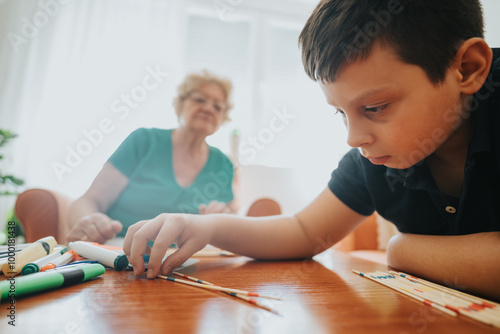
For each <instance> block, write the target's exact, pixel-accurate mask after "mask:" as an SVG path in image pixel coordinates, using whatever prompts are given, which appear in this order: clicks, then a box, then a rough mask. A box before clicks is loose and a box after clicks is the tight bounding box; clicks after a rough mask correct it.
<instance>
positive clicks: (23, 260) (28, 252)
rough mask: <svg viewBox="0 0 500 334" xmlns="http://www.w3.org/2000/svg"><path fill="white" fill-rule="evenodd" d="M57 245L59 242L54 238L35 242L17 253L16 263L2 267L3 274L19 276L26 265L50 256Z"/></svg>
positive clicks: (9, 263) (10, 262) (12, 262)
mask: <svg viewBox="0 0 500 334" xmlns="http://www.w3.org/2000/svg"><path fill="white" fill-rule="evenodd" d="M56 244H57V242H56V239H54V237H45V238H42V239H40V240H37V241H35V242H34V243H32V244H31V245H29V246H28V247H26V248H24V249H23V250H22V251H20V252H19V253H17V254H16V255H15V256H14V261H8V262H6V263H4V264H3V265H2V272H3V274H4V275H5V276H14V275H17V274H18V273H20V272H21V269H23V267H24V266H25V265H26V264H28V263H30V262H31V261H34V260H37V259H39V258H41V257H42V256H45V255H48V254H50V252H52V250H53V249H54V247H55V245H56ZM9 259H10V257H9Z"/></svg>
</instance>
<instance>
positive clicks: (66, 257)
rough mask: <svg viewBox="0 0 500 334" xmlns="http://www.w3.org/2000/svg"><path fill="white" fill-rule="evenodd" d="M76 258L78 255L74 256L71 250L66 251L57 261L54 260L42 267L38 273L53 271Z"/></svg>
mask: <svg viewBox="0 0 500 334" xmlns="http://www.w3.org/2000/svg"><path fill="white" fill-rule="evenodd" d="M77 257H78V255H76V253H75V252H73V250H72V249H70V250H69V251H67V252H66V253H64V254H63V255H61V256H59V257H58V258H57V259H54V260H53V261H52V262H50V263H47V264H46V265H44V266H43V267H42V268H41V269H40V271H45V270H49V269H54V268H55V267H60V266H63V265H65V264H68V263H70V262H71V261H73V260H74V259H76V258H77Z"/></svg>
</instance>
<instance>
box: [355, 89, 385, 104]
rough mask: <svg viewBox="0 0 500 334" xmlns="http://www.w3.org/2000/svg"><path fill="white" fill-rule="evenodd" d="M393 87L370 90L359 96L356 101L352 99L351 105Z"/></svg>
mask: <svg viewBox="0 0 500 334" xmlns="http://www.w3.org/2000/svg"><path fill="white" fill-rule="evenodd" d="M391 87H392V86H391V85H388V86H382V87H377V88H373V89H370V90H368V91H365V92H363V93H361V94H360V95H359V96H356V97H355V98H354V99H352V101H351V103H354V104H357V103H359V102H360V101H363V100H364V99H366V98H367V97H369V96H371V95H376V94H379V93H381V92H383V91H386V90H388V89H390V88H391Z"/></svg>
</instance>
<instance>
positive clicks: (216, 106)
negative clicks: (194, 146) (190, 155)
mask: <svg viewBox="0 0 500 334" xmlns="http://www.w3.org/2000/svg"><path fill="white" fill-rule="evenodd" d="M226 112H227V104H226V96H225V94H224V91H223V90H222V88H221V87H220V86H219V85H217V84H215V83H206V84H203V85H201V86H200V87H198V88H197V89H196V90H194V91H192V92H191V93H189V94H188V95H187V97H186V98H185V99H184V101H183V102H182V105H181V110H180V112H179V121H180V125H181V127H186V128H188V129H190V130H192V131H196V132H199V133H200V134H203V135H204V136H209V135H211V134H213V133H214V132H215V131H217V129H218V128H219V126H220V125H221V123H222V120H223V119H224V117H225V115H226Z"/></svg>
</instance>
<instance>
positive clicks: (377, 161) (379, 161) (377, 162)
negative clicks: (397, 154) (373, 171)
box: [367, 155, 390, 165]
mask: <svg viewBox="0 0 500 334" xmlns="http://www.w3.org/2000/svg"><path fill="white" fill-rule="evenodd" d="M389 158H390V156H389V155H385V156H383V157H373V158H367V159H368V160H370V162H371V163H372V164H374V165H383V164H385V163H386V162H387V160H389Z"/></svg>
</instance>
